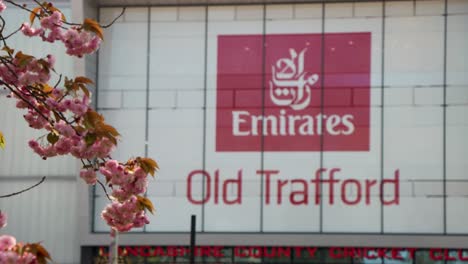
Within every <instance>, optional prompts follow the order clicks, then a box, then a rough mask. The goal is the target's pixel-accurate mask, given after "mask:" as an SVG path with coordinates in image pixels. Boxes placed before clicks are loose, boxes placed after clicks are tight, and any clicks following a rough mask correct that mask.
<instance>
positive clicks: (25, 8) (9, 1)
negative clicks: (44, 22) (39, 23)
mask: <svg viewBox="0 0 468 264" xmlns="http://www.w3.org/2000/svg"><path fill="white" fill-rule="evenodd" d="M5 2H7V3H10V4H12V5H14V6H16V7H19V8H21V9H23V10H26V11H28V12H30V13H33V14H35V15H36V16H37V17H39V16H38V15H37V14H36V13H34V12H33V11H32V10H31V9H29V8H27V7H25V6H23V5H20V4H17V3H15V2H14V1H11V0H5Z"/></svg>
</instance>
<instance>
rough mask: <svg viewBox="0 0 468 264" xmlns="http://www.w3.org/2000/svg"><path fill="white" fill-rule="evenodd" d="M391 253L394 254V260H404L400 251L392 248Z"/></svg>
mask: <svg viewBox="0 0 468 264" xmlns="http://www.w3.org/2000/svg"><path fill="white" fill-rule="evenodd" d="M391 253H392V259H399V260H403V257H402V256H401V255H400V249H398V248H392V250H391Z"/></svg>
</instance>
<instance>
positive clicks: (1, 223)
mask: <svg viewBox="0 0 468 264" xmlns="http://www.w3.org/2000/svg"><path fill="white" fill-rule="evenodd" d="M6 225H7V215H6V214H5V213H3V212H2V211H0V228H4V227H5V226H6Z"/></svg>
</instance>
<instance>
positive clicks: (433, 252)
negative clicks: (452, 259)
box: [429, 248, 444, 260]
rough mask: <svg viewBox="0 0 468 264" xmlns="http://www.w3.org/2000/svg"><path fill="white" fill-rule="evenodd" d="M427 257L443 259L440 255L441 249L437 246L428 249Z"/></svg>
mask: <svg viewBox="0 0 468 264" xmlns="http://www.w3.org/2000/svg"><path fill="white" fill-rule="evenodd" d="M429 257H430V258H431V259H432V260H443V259H444V256H443V255H442V250H441V249H438V248H431V249H430V250H429Z"/></svg>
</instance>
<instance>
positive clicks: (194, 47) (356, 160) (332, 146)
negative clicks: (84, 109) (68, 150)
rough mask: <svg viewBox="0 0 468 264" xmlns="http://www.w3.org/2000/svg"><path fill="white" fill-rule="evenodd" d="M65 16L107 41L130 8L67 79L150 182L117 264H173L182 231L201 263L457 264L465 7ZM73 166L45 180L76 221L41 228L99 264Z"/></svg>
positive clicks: (246, 6) (211, 7) (95, 227)
mask: <svg viewBox="0 0 468 264" xmlns="http://www.w3.org/2000/svg"><path fill="white" fill-rule="evenodd" d="M69 6H70V10H71V11H70V12H71V13H72V14H73V17H74V19H76V20H80V19H81V18H82V17H83V16H86V17H94V18H96V19H98V20H99V21H100V23H101V24H103V25H105V24H109V23H111V22H112V21H113V20H114V19H115V18H117V17H119V14H120V13H121V12H122V8H123V7H126V9H125V12H124V14H123V15H122V16H121V17H119V18H118V19H117V20H116V21H115V23H114V24H113V25H112V26H111V27H109V28H107V29H106V31H105V41H104V43H103V46H102V48H101V50H100V51H99V53H98V54H96V55H95V56H90V57H88V58H86V60H84V61H81V62H72V61H69V62H68V63H69V65H71V67H72V68H73V71H74V73H75V74H76V75H82V74H86V75H87V76H90V77H92V78H94V79H95V80H96V83H97V85H96V91H95V93H94V94H95V103H96V107H97V109H98V110H99V112H101V113H103V114H104V116H105V117H106V119H107V120H108V121H109V123H111V124H113V125H115V127H116V128H117V129H118V130H119V132H120V133H121V134H122V140H121V142H120V143H119V148H118V150H117V151H116V153H115V158H118V159H127V158H129V157H132V156H149V157H153V158H155V159H156V160H157V161H158V162H159V165H160V167H161V169H160V171H159V173H158V174H157V176H156V179H155V180H152V181H150V186H149V189H148V193H147V196H148V198H151V200H152V201H153V203H154V204H155V207H156V210H157V212H156V214H155V215H154V216H151V219H150V221H151V223H150V224H149V225H147V226H145V227H144V228H142V229H140V230H135V231H133V232H131V233H129V234H123V235H121V236H120V237H119V240H120V243H121V245H122V246H123V247H122V251H121V253H122V254H123V255H127V256H126V258H127V260H128V261H131V263H174V262H176V263H179V262H181V263H182V262H187V261H188V255H189V250H188V247H187V246H188V245H189V242H190V237H189V231H190V219H191V216H192V215H195V216H196V219H197V222H196V224H197V225H196V231H197V236H196V244H197V246H198V247H197V254H196V255H197V257H196V260H197V261H199V262H204V263H205V262H206V263H322V264H323V263H418V264H419V263H421V264H422V263H424V264H426V263H428V264H429V263H437V264H439V263H450V264H455V263H457V264H458V263H468V227H467V225H466V224H465V223H466V222H467V221H468V213H467V212H468V210H466V209H465V208H467V206H468V198H467V197H468V175H467V173H466V169H467V168H468V162H467V161H466V158H465V157H466V156H467V154H468V140H467V139H466V137H465V134H467V133H468V117H467V116H468V51H467V49H466V47H468V2H467V1H464V0H404V1H177V2H174V1H157V0H153V1H118V0H98V1H91V0H90V1H72V2H71V3H69ZM6 136H8V135H6ZM15 140H16V139H15ZM19 141H20V140H19V139H18V142H19ZM23 141H25V140H23ZM17 148H21V147H17ZM17 148H15V151H16V149H17ZM70 162H71V165H66V166H65V168H66V171H63V172H60V173H59V172H56V171H53V172H50V173H57V175H58V177H59V178H57V179H60V180H59V181H58V182H59V183H57V184H69V185H70V186H69V187H68V189H66V190H67V191H66V192H65V191H64V193H63V197H60V198H58V199H57V200H60V199H62V198H63V199H64V200H63V201H60V202H59V203H60V206H61V207H60V208H62V210H61V211H65V210H67V209H68V208H73V209H72V210H70V211H72V212H73V213H70V214H68V213H65V214H63V217H68V218H70V219H68V218H67V219H65V218H63V217H62V218H60V216H62V214H57V213H56V212H55V213H52V214H53V215H54V216H55V215H56V216H57V217H55V218H54V219H55V220H52V221H50V223H49V225H56V226H57V227H60V228H61V230H62V231H60V232H62V234H64V235H65V236H66V237H68V238H72V240H73V242H66V243H65V244H66V245H67V246H69V247H70V248H73V254H71V255H67V254H66V253H59V252H60V250H61V249H60V248H59V246H58V245H57V246H55V245H51V246H50V247H52V248H53V250H52V253H53V254H54V253H55V254H58V256H59V260H58V262H59V263H78V262H81V263H100V261H105V260H104V259H105V255H106V253H107V249H106V246H107V244H108V243H109V230H108V228H107V227H106V225H105V223H104V222H103V221H102V220H101V219H100V211H101V210H102V208H103V207H104V204H105V203H106V198H105V194H104V193H103V191H102V190H101V189H100V188H98V187H96V188H94V189H88V188H87V187H86V185H85V184H82V183H81V182H80V181H76V179H75V176H76V172H73V171H77V168H78V165H76V164H73V162H72V161H70ZM62 164H64V163H62ZM37 166H39V167H41V168H45V167H44V166H49V165H43V163H41V164H38V165H37ZM50 166H51V170H53V169H54V167H53V166H52V165H50ZM16 167H17V166H12V168H16ZM12 171H13V169H12V170H11V171H2V177H3V175H5V177H3V178H0V179H8V180H12V179H13V176H15V175H13V172H12ZM28 173H29V172H24V173H23V174H25V175H30V173H29V174H28ZM65 174H67V175H70V177H71V178H65V177H64V175H65ZM30 176H31V175H30ZM37 176H38V175H37ZM8 177H10V178H8ZM31 177H32V176H31ZM30 180H31V181H32V178H31V179H30ZM2 186H3V184H2ZM57 188H58V189H61V190H65V189H63V187H57ZM67 194H69V195H70V196H72V198H71V200H70V199H65V197H67ZM31 195H32V194H31ZM38 195H40V196H38V198H41V199H42V196H43V195H45V194H42V193H41V194H38ZM50 195H52V192H50ZM18 199H19V198H18ZM65 201H67V202H65ZM22 203H24V201H23V202H21V201H18V204H22ZM66 203H70V205H67V204H66ZM2 206H3V204H2ZM12 210H13V209H12ZM50 210H52V209H50ZM54 210H55V208H54ZM48 212H49V211H48ZM51 212H52V211H51ZM41 213H43V211H38V212H37V213H34V214H35V215H36V214H38V215H41ZM22 214H23V213H20V212H19V213H18V217H20V216H22ZM46 219H47V218H44V220H43V222H46ZM58 219H61V220H58ZM41 221H42V220H41ZM47 221H49V220H47ZM61 221H62V222H61ZM41 223H42V222H41ZM57 223H61V224H57ZM18 226H19V223H18ZM12 228H13V227H12ZM16 228H18V227H16ZM12 230H16V229H12ZM67 232H68V233H67ZM25 237H26V238H28V239H29V237H28V236H27V235H25ZM37 240H42V239H37ZM65 240H66V239H65ZM46 243H50V242H46ZM60 254H62V255H60Z"/></svg>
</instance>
